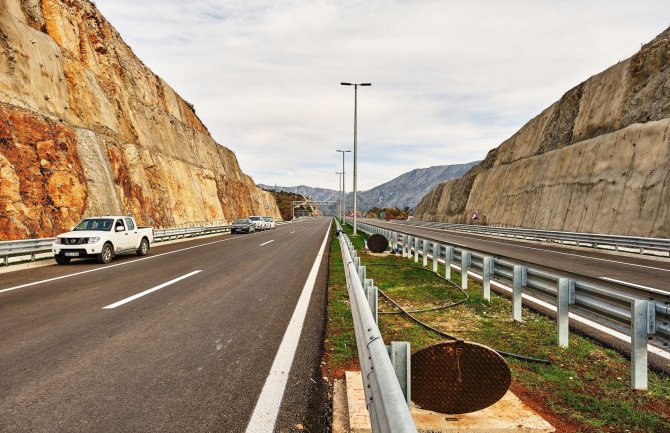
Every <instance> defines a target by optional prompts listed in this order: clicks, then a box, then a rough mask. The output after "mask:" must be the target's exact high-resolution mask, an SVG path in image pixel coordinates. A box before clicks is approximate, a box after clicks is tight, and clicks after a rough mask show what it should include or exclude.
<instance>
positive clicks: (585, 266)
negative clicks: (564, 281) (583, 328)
mask: <svg viewBox="0 0 670 433" xmlns="http://www.w3.org/2000/svg"><path fill="white" fill-rule="evenodd" d="M361 221H364V222H365V223H367V224H371V225H376V226H379V227H384V228H387V229H390V230H395V231H398V232H401V233H407V234H410V235H415V236H420V237H422V238H426V239H431V240H436V241H443V242H447V243H449V244H451V245H455V246H459V247H465V248H467V249H469V250H473V251H480V252H486V253H488V254H491V255H494V256H499V257H507V258H510V259H513V260H516V261H519V262H523V263H526V264H528V265H531V264H532V265H537V266H538V267H540V268H544V269H547V270H551V271H554V272H555V273H557V274H560V275H566V276H568V277H573V278H574V277H586V280H588V281H592V282H597V283H598V284H599V285H601V286H605V287H607V286H624V287H627V288H628V289H633V290H634V289H635V287H634V286H640V287H639V288H640V290H642V291H643V290H645V288H652V289H658V290H661V291H665V292H668V295H670V260H668V259H667V258H665V259H660V260H659V259H652V258H645V257H642V256H641V257H631V256H627V255H614V254H607V253H604V252H600V251H590V250H588V251H587V250H584V249H582V248H579V249H577V248H570V247H569V246H559V245H553V244H546V243H530V242H523V241H518V240H512V239H505V238H498V237H493V236H483V235H478V234H471V233H462V232H455V231H444V230H436V229H430V228H421V227H414V226H409V225H402V224H392V223H385V222H382V221H379V220H371V219H365V220H361ZM582 279H583V280H584V278H582ZM640 293H641V292H640Z"/></svg>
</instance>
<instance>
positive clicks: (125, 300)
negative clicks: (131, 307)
mask: <svg viewBox="0 0 670 433" xmlns="http://www.w3.org/2000/svg"><path fill="white" fill-rule="evenodd" d="M199 272H202V269H200V270H197V271H193V272H190V273H188V274H186V275H182V276H181V277H178V278H175V279H174V280H170V281H167V282H165V283H163V284H160V285H158V286H156V287H153V288H151V289H149V290H145V291H144V292H140V293H138V294H136V295H133V296H130V297H128V298H126V299H122V300H120V301H118V302H115V303H113V304H109V305H107V306H106V307H102V308H103V310H110V309H112V308H116V307H120V306H121V305H123V304H127V303H128V302H130V301H134V300H135V299H137V298H141V297H142V296H145V295H148V294H149V293H153V292H155V291H156V290H160V289H162V288H164V287H167V286H169V285H171V284H174V283H176V282H179V281H181V280H184V279H186V278H188V277H191V276H193V275H195V274H197V273H199Z"/></svg>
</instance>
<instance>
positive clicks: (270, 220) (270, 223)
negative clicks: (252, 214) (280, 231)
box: [263, 216, 277, 229]
mask: <svg viewBox="0 0 670 433" xmlns="http://www.w3.org/2000/svg"><path fill="white" fill-rule="evenodd" d="M263 221H264V222H265V228H268V229H274V228H277V223H275V220H274V218H272V217H269V216H264V217H263Z"/></svg>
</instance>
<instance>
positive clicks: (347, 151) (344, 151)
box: [336, 149, 351, 153]
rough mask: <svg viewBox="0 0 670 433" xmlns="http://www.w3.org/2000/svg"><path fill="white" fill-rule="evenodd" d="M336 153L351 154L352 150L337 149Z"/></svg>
mask: <svg viewBox="0 0 670 433" xmlns="http://www.w3.org/2000/svg"><path fill="white" fill-rule="evenodd" d="M336 152H343V153H349V152H351V150H340V149H337V150H336Z"/></svg>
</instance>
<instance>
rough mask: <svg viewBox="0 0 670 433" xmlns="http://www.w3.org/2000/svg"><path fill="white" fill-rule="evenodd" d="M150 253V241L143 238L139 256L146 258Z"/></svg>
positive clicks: (138, 252)
mask: <svg viewBox="0 0 670 433" xmlns="http://www.w3.org/2000/svg"><path fill="white" fill-rule="evenodd" d="M148 252H149V241H148V240H147V238H142V241H141V242H140V247H139V248H138V249H137V251H136V253H137V255H138V256H146V255H147V253H148Z"/></svg>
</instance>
